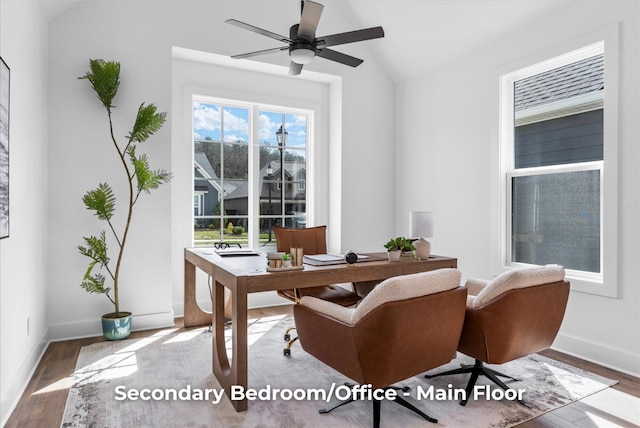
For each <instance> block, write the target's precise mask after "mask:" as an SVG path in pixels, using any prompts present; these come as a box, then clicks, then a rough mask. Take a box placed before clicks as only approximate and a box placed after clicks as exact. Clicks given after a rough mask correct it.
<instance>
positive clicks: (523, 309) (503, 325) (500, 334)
mask: <svg viewBox="0 0 640 428" xmlns="http://www.w3.org/2000/svg"><path fill="white" fill-rule="evenodd" d="M466 287H467V288H468V290H469V295H470V296H469V297H468V301H467V309H466V314H465V320H464V327H463V329H462V335H461V336H460V343H459V344H458V351H460V352H462V353H463V354H466V355H468V356H470V357H472V358H474V359H475V364H473V365H462V367H461V368H459V369H455V370H450V371H447V372H444V373H439V374H435V375H425V377H426V378H433V377H437V376H444V375H449V374H459V373H471V377H470V378H469V382H468V383H467V387H466V394H465V399H463V400H461V401H460V404H461V405H462V406H464V405H466V404H467V400H468V398H469V397H470V396H471V393H472V391H473V389H474V386H475V384H476V381H477V380H478V377H479V376H486V377H487V378H489V379H490V380H491V381H493V382H494V383H495V384H496V385H498V386H499V387H500V388H502V389H504V390H507V389H508V386H507V385H506V384H505V383H504V382H503V381H502V380H500V379H499V378H498V376H502V377H506V378H508V379H511V380H516V381H517V380H518V379H515V378H513V377H511V376H508V375H505V374H503V373H500V372H498V371H495V370H493V369H490V368H488V367H486V366H485V365H484V364H485V363H487V364H503V363H506V362H508V361H512V360H515V359H517V358H521V357H524V356H527V355H530V354H533V353H535V352H539V351H542V350H544V349H547V348H548V347H549V346H551V344H552V343H553V341H554V339H555V337H556V335H557V334H558V330H559V329H560V324H562V319H563V318H564V312H565V309H566V307H567V301H568V299H569V283H568V282H567V281H565V280H564V268H563V267H562V266H558V265H547V266H542V267H538V268H533V269H523V270H512V271H508V272H505V273H503V274H501V275H498V276H497V277H496V278H495V279H494V280H492V281H484V280H476V279H471V280H468V281H467V284H466ZM517 401H518V402H519V403H520V404H522V405H523V406H526V407H531V406H530V405H529V404H528V403H526V402H524V401H523V400H517Z"/></svg>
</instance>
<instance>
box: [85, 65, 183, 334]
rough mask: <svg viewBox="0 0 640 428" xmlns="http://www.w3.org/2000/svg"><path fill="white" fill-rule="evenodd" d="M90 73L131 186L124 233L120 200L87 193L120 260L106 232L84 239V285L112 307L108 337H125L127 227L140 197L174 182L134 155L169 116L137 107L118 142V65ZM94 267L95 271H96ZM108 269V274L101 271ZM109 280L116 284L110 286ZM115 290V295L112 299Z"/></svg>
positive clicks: (106, 318)
mask: <svg viewBox="0 0 640 428" xmlns="http://www.w3.org/2000/svg"><path fill="white" fill-rule="evenodd" d="M89 65H90V71H88V72H86V74H85V75H84V76H81V77H80V79H85V80H88V81H89V83H90V84H91V87H92V88H93V90H94V92H95V93H96V95H97V96H98V99H99V100H100V102H101V103H102V105H103V106H104V108H105V109H106V111H107V117H108V120H109V137H110V141H111V143H113V148H114V150H115V151H116V152H117V155H118V159H119V160H120V163H121V166H122V168H121V169H119V172H117V173H116V171H114V178H115V177H116V175H115V174H121V177H122V178H124V179H125V180H126V182H127V183H128V195H127V197H128V199H127V200H126V202H125V210H126V221H125V222H124V226H123V227H122V229H121V230H118V229H117V225H116V223H115V222H114V221H112V219H113V217H114V214H115V211H116V196H115V194H114V192H113V189H112V188H111V186H110V185H109V184H108V183H106V182H103V183H100V184H99V185H98V187H97V188H95V189H94V190H90V191H88V192H87V193H86V194H85V195H84V197H83V198H82V201H83V202H84V205H85V206H86V208H87V209H88V210H90V211H93V213H94V215H96V216H97V217H98V218H99V219H100V220H104V221H105V222H106V223H107V225H108V226H109V229H110V230H111V235H112V236H113V238H114V240H115V242H116V244H117V249H116V252H117V258H116V262H115V268H114V267H113V266H112V264H110V263H111V262H112V260H111V258H110V257H109V249H108V247H107V233H106V232H105V230H102V232H101V233H100V235H98V236H89V237H83V239H84V244H85V245H79V246H78V250H79V251H80V253H81V254H82V255H84V256H86V257H88V258H89V259H90V261H89V267H88V268H87V270H86V272H85V274H84V278H83V280H82V283H81V284H80V285H81V287H82V288H84V289H85V290H86V291H88V292H89V293H99V294H104V295H105V296H107V298H108V299H109V300H110V301H111V303H113V305H114V312H112V313H109V314H106V315H103V317H102V329H103V334H104V336H105V337H106V338H107V339H110V340H115V339H123V338H125V337H127V336H128V335H129V332H130V330H131V313H130V312H125V311H121V310H120V299H119V293H118V292H119V285H120V268H121V265H122V261H123V255H124V249H125V245H126V243H127V237H128V235H129V228H130V226H131V220H132V217H133V211H134V206H135V205H136V202H137V201H138V197H139V196H140V195H141V194H142V193H143V192H145V193H150V192H151V190H153V189H157V188H158V187H159V186H160V185H161V184H163V183H166V182H168V181H169V180H170V179H171V173H169V172H167V171H165V170H155V171H152V170H151V169H150V168H149V161H148V158H147V155H145V154H138V153H137V152H136V150H137V146H138V144H139V143H142V142H144V141H146V140H147V139H148V138H149V137H150V136H151V135H152V134H153V133H155V132H157V131H158V130H159V129H160V128H162V125H163V124H164V121H165V116H166V113H164V112H158V111H157V109H156V106H155V105H154V104H148V105H145V104H144V103H142V104H141V105H140V107H139V108H138V113H137V116H136V120H135V123H134V125H133V128H132V129H131V132H130V133H129V135H127V136H126V138H125V139H124V140H123V141H122V142H118V141H117V140H116V137H115V135H114V131H113V122H112V110H113V109H114V108H115V106H114V105H113V100H114V98H115V97H116V95H117V93H118V87H119V86H120V63H119V62H115V61H104V60H101V59H92V60H90V61H89ZM94 268H97V269H96V271H94ZM103 269H104V271H106V276H105V275H104V274H103V273H102V271H103ZM107 279H108V280H109V281H110V283H111V284H112V286H111V287H109V286H107ZM111 291H113V297H112V296H111V294H110V293H111Z"/></svg>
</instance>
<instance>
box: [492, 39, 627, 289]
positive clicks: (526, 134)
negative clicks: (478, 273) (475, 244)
mask: <svg viewBox="0 0 640 428" xmlns="http://www.w3.org/2000/svg"><path fill="white" fill-rule="evenodd" d="M608 75H610V74H608ZM613 86H615V85H613ZM605 88H606V90H607V96H609V91H611V92H612V93H613V92H615V90H614V88H611V89H610V87H609V82H608V81H607V82H606V84H605V52H604V42H599V43H595V44H592V45H589V46H587V47H585V48H581V49H578V50H575V51H571V52H569V53H567V54H564V55H560V56H557V57H554V58H552V59H550V60H546V61H543V62H539V63H537V64H534V65H532V66H528V67H526V68H522V69H520V70H516V71H514V72H510V73H508V74H505V75H503V76H501V91H502V96H501V106H500V115H501V124H502V125H501V131H500V137H501V138H500V141H501V151H500V153H501V165H502V172H501V176H502V178H501V182H502V189H503V190H502V195H503V198H504V201H503V202H504V205H503V206H504V214H503V216H504V217H503V221H502V223H501V224H502V227H501V228H502V230H503V239H502V251H501V253H502V260H503V263H504V265H506V266H514V265H518V264H527V265H544V264H549V263H558V264H561V265H563V266H564V267H565V268H566V269H567V272H568V275H569V276H573V277H575V278H580V279H583V280H585V281H591V282H595V283H600V284H601V283H602V282H603V273H604V270H605V261H604V257H603V254H604V247H605V242H604V240H605V236H606V234H605V233H604V232H605V228H606V227H607V226H606V225H607V222H606V221H605V219H606V218H607V216H608V215H610V213H611V212H615V208H614V209H613V210H612V211H605V209H604V208H605V204H604V203H603V201H604V200H605V198H606V196H605V195H606V193H607V190H606V188H605V186H604V182H605V175H604V171H605V168H604V166H605V163H607V164H609V162H611V164H612V165H614V164H615V158H614V156H610V157H608V155H607V153H609V154H613V155H615V150H613V149H612V147H614V146H615V145H616V141H615V135H614V134H612V133H611V132H607V131H605V121H606V119H605V118H606V117H607V112H606V110H607V109H608V108H609V106H610V105H611V104H606V103H605ZM609 117H610V116H609ZM609 129H610V128H609ZM608 135H613V137H611V138H608V137H607V136H608ZM608 146H611V147H608ZM609 224H611V223H609Z"/></svg>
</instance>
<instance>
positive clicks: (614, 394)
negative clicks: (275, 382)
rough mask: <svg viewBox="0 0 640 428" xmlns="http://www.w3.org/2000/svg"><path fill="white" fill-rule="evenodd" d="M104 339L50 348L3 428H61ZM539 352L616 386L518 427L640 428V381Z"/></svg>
mask: <svg viewBox="0 0 640 428" xmlns="http://www.w3.org/2000/svg"><path fill="white" fill-rule="evenodd" d="M291 308H292V306H291V305H283V306H277V307H271V308H260V309H252V310H250V311H249V316H250V318H259V317H265V316H274V315H282V314H291ZM176 327H177V328H180V329H183V325H182V319H181V318H178V319H176ZM157 331H158V330H148V331H140V332H133V333H131V336H130V337H131V338H140V337H147V336H150V335H152V334H153V333H155V332H157ZM102 341H104V339H103V338H102V337H92V338H86V339H77V340H68V341H64V342H53V343H51V344H49V346H48V348H47V350H46V352H45V354H44V356H43V357H42V360H41V361H40V363H39V364H38V367H37V368H36V370H35V372H34V374H33V377H32V378H31V381H30V382H29V384H28V386H27V388H26V390H25V392H24V394H23V395H22V398H21V399H20V401H19V402H18V404H17V406H16V408H15V409H14V411H13V413H12V414H11V416H10V418H9V420H8V421H7V424H6V425H5V427H7V428H31V427H33V428H48V427H59V426H60V422H61V420H62V415H63V412H64V407H65V404H66V401H67V394H68V392H69V387H70V386H71V382H72V377H73V371H74V369H75V365H76V360H77V358H78V354H79V353H80V348H82V347H83V346H86V345H90V344H92V343H96V342H102ZM541 354H543V355H545V356H547V357H550V358H554V359H556V360H559V361H562V362H565V363H567V364H571V365H574V366H577V367H580V368H582V369H585V370H588V371H591V372H593V373H596V374H599V375H601V376H605V377H608V378H611V379H616V380H618V384H617V385H615V386H613V387H612V388H608V389H606V390H604V391H602V392H599V393H596V394H594V395H592V396H590V397H587V398H585V399H583V400H580V401H577V402H574V403H571V404H569V405H567V406H564V407H561V408H559V409H557V410H554V411H552V412H549V413H546V414H544V415H542V416H539V417H537V418H535V419H532V420H530V421H528V422H525V423H523V424H520V425H518V427H519V428H569V427H580V428H591V427H640V379H638V378H636V377H633V376H630V375H627V374H624V373H620V372H617V371H615V370H611V369H608V368H605V367H602V366H599V365H597V364H593V363H590V362H587V361H584V360H581V359H578V358H574V357H571V356H568V355H565V354H562V353H559V352H556V351H552V350H547V351H544V352H542V353H541ZM428 425H429V424H425V426H428ZM472 428H476V427H472Z"/></svg>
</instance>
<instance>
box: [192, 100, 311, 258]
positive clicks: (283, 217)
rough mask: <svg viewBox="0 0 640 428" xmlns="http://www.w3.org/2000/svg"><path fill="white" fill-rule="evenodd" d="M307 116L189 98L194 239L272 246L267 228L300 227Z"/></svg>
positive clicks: (304, 204) (201, 242)
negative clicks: (191, 134) (191, 116)
mask: <svg viewBox="0 0 640 428" xmlns="http://www.w3.org/2000/svg"><path fill="white" fill-rule="evenodd" d="M311 117H312V114H311V112H308V111H299V110H292V109H287V108H285V107H278V108H274V107H272V106H261V105H257V104H243V103H235V102H233V103H232V102H228V101H224V100H216V99H212V98H205V97H194V101H193V151H194V156H193V159H194V179H193V192H194V235H193V236H194V244H195V245H212V244H215V243H219V242H226V243H229V244H233V245H235V244H240V245H241V246H249V247H256V246H258V245H275V235H274V234H273V227H275V226H287V227H304V226H305V225H306V216H307V215H306V213H307V193H306V191H305V187H304V185H303V186H302V187H301V186H300V183H304V182H305V180H307V176H306V171H307V149H308V147H309V144H308V141H307V140H308V137H307V136H308V135H310V133H311V132H310V129H309V126H310V122H311ZM204 195H206V198H205V197H204Z"/></svg>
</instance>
